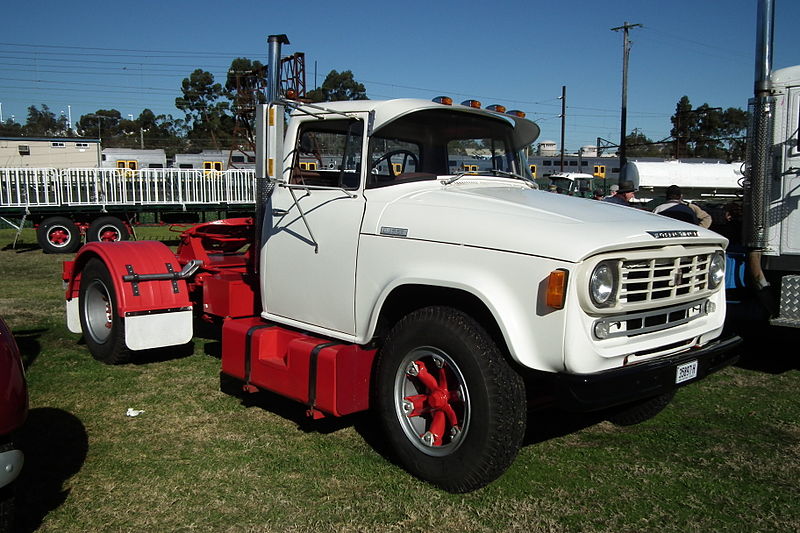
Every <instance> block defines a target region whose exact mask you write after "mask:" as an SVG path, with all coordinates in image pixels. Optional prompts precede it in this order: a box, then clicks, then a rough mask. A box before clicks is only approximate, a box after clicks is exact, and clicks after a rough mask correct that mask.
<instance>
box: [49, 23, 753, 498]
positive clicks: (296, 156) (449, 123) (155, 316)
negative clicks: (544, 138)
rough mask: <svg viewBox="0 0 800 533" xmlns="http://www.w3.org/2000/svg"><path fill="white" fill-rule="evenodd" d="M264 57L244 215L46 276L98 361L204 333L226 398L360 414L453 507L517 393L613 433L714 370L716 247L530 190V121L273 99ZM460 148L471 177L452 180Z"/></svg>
mask: <svg viewBox="0 0 800 533" xmlns="http://www.w3.org/2000/svg"><path fill="white" fill-rule="evenodd" d="M269 42H270V61H269V65H270V67H269V78H268V79H269V80H270V94H269V95H268V101H269V102H271V103H270V104H268V105H262V106H260V107H259V108H258V114H257V132H258V136H257V138H258V145H257V168H256V174H257V176H258V180H257V201H256V214H255V216H254V217H252V218H242V219H231V220H221V221H217V222H211V223H207V224H202V225H198V226H196V227H194V228H191V229H189V230H187V231H186V232H184V233H183V234H182V236H181V243H180V245H179V247H178V250H177V253H173V252H172V251H171V250H170V249H169V248H167V247H166V246H165V245H163V244H162V243H158V242H146V241H140V242H115V243H100V242H93V243H89V244H88V245H86V246H85V247H83V248H82V249H81V250H80V252H79V253H78V254H77V255H76V257H75V260H74V261H68V262H65V264H64V281H65V282H66V300H67V302H66V304H67V322H68V326H69V329H70V330H71V331H73V332H76V333H77V332H82V333H83V337H84V339H85V342H86V345H87V347H88V348H89V350H90V352H91V353H92V355H93V356H94V357H95V358H97V359H99V360H101V361H104V362H106V363H124V362H127V361H130V360H131V359H132V358H133V357H135V356H136V354H137V352H138V351H140V350H147V349H151V348H158V347H162V346H170V345H180V344H183V343H186V342H188V341H190V340H191V339H192V336H193V322H194V320H196V319H204V320H206V321H208V322H212V323H216V324H218V325H219V327H220V330H221V337H222V369H221V380H222V382H223V383H224V384H226V386H227V385H229V384H230V382H231V381H233V382H234V383H238V384H239V385H240V390H245V391H256V390H260V389H266V390H270V391H273V392H276V393H278V394H281V395H284V396H287V397H289V398H292V399H294V400H297V401H298V402H302V403H304V404H306V405H307V406H308V414H309V415H310V416H312V417H322V416H343V415H347V414H350V413H356V412H360V411H365V410H371V411H372V412H373V413H374V415H375V417H376V420H377V421H379V422H380V424H381V425H382V426H383V429H384V432H385V435H386V439H387V441H388V442H389V443H390V445H391V448H392V449H393V450H394V453H395V454H396V456H397V459H398V460H399V462H400V463H401V464H402V465H403V466H404V467H405V468H406V469H408V471H409V472H411V473H412V474H414V475H416V476H418V477H420V478H422V479H425V480H428V481H429V482H431V483H433V484H435V485H437V486H439V487H442V488H444V489H446V490H449V491H454V492H463V491H470V490H474V489H476V488H479V487H481V486H483V485H485V484H486V483H489V482H490V481H492V480H493V479H495V478H496V477H497V476H499V475H500V474H502V473H503V472H504V471H505V469H506V468H507V467H508V466H509V465H510V464H511V462H512V461H513V460H514V457H515V456H516V454H517V452H518V450H519V448H520V445H521V443H522V439H523V436H524V434H525V427H526V422H527V419H528V418H527V405H528V400H529V398H530V397H535V398H537V399H540V398H555V399H557V400H558V402H559V404H560V405H562V406H564V407H566V408H569V409H575V410H582V411H587V410H600V409H611V410H610V411H608V416H609V418H610V419H611V420H613V421H615V422H617V423H620V424H632V423H636V422H639V421H642V420H645V419H647V418H649V417H652V416H654V415H655V414H656V413H658V412H659V411H660V410H661V409H663V408H664V406H666V405H667V404H668V402H669V401H670V399H671V398H672V396H673V394H674V393H675V390H676V389H677V388H678V387H680V386H683V385H685V384H688V383H692V382H694V381H697V380H698V379H701V378H703V377H705V376H706V375H708V374H710V373H712V372H715V371H717V370H719V369H720V368H723V367H724V366H725V365H727V364H729V363H731V362H732V361H734V360H735V358H736V354H735V351H734V350H732V348H734V347H735V346H736V345H737V344H738V342H739V340H740V339H738V338H737V337H732V338H726V339H722V338H721V337H720V335H721V331H722V327H723V322H724V318H725V301H724V293H723V291H722V290H721V289H722V287H723V281H724V278H725V253H724V248H725V244H726V240H725V239H724V238H723V237H721V236H720V235H718V234H716V233H713V232H710V231H707V230H704V229H702V228H699V227H697V226H691V225H687V224H684V223H682V222H678V221H676V220H673V219H670V218H666V217H661V216H658V215H653V214H651V213H645V212H640V211H639V210H636V209H630V208H625V207H621V206H614V205H610V204H608V203H602V202H594V201H590V200H586V199H581V198H573V197H568V196H564V195H554V194H549V193H547V192H544V191H539V190H537V189H536V186H535V184H534V183H533V182H532V180H531V177H530V174H529V169H528V167H527V164H526V163H525V162H524V159H523V157H522V151H523V149H524V148H525V147H526V146H529V145H530V143H531V142H533V141H534V139H535V138H536V137H537V135H538V133H539V128H538V126H536V124H534V123H533V122H531V121H528V120H526V119H525V118H523V117H521V116H520V115H521V113H518V112H517V113H513V112H512V113H500V112H496V111H490V110H485V109H478V108H475V107H468V106H463V105H452V102H450V101H449V99H438V100H439V101H437V102H430V101H424V100H412V99H401V100H390V101H352V102H335V103H325V104H320V105H310V104H306V105H301V104H298V103H292V102H288V101H286V100H281V99H279V97H278V88H277V83H276V82H275V80H277V79H278V77H277V69H276V65H277V64H278V59H279V57H280V44H281V43H282V42H288V41H287V40H286V36H271V37H270V38H269ZM287 108H288V109H289V110H290V111H289V113H288V114H289V117H288V122H286V123H285V124H284V113H285V110H286V109H287ZM284 130H285V132H284ZM465 143H467V144H469V145H470V146H474V145H475V144H479V145H481V146H484V147H485V148H486V149H487V150H489V151H490V152H491V154H492V158H491V160H492V162H493V163H492V167H491V168H489V169H486V170H483V171H478V172H470V173H469V174H467V173H455V174H453V173H451V171H450V168H449V161H450V160H452V157H450V156H451V155H452V154H456V153H458V152H459V151H460V150H462V148H463V145H464V144H465ZM332 154H335V158H336V161H337V163H336V165H335V167H334V168H330V165H318V166H317V168H316V169H312V170H310V168H313V167H309V166H308V165H304V166H301V165H300V162H301V161H302V160H307V158H309V157H312V158H317V159H318V160H322V159H323V158H329V157H331V156H332Z"/></svg>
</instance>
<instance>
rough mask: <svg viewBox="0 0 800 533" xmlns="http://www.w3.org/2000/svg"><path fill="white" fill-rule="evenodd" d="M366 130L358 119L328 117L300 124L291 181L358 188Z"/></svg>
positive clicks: (313, 184)
mask: <svg viewBox="0 0 800 533" xmlns="http://www.w3.org/2000/svg"><path fill="white" fill-rule="evenodd" d="M363 131H364V125H363V122H362V121H359V120H330V121H329V120H326V121H324V122H308V123H306V124H304V125H303V126H301V130H300V134H299V136H298V141H297V143H298V144H297V148H296V150H295V154H294V163H293V165H292V176H291V178H290V182H291V183H295V184H300V185H307V186H317V187H343V188H345V189H357V188H358V186H359V184H360V181H361V179H360V178H361V176H360V174H361V142H362V138H363Z"/></svg>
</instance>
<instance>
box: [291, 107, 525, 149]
mask: <svg viewBox="0 0 800 533" xmlns="http://www.w3.org/2000/svg"><path fill="white" fill-rule="evenodd" d="M434 109H446V110H450V111H454V112H459V113H470V114H473V115H480V116H485V117H488V118H491V119H493V120H500V121H503V122H505V123H507V124H509V125H510V126H511V127H512V128H513V131H514V133H513V137H514V141H515V143H514V144H515V145H516V146H517V147H521V146H526V145H529V144H531V143H533V142H534V141H535V140H536V139H537V138H538V137H539V126H537V125H536V123H534V122H532V121H530V120H528V119H524V118H519V117H516V116H514V115H508V114H505V113H498V112H496V111H488V110H486V109H477V108H473V107H467V106H463V105H458V104H455V105H445V104H439V103H437V102H433V101H431V100H423V99H418V98H398V99H395V100H347V101H340V102H322V103H319V104H310V105H305V106H300V108H299V109H298V110H295V111H293V112H292V115H293V116H298V115H301V114H312V115H320V114H322V115H328V114H340V113H341V114H348V113H372V114H373V117H374V119H373V122H372V130H373V131H377V130H379V129H381V128H383V127H384V126H386V125H388V124H390V123H391V122H393V121H395V120H397V119H398V118H400V117H404V116H407V115H409V114H411V113H416V112H420V111H428V110H434Z"/></svg>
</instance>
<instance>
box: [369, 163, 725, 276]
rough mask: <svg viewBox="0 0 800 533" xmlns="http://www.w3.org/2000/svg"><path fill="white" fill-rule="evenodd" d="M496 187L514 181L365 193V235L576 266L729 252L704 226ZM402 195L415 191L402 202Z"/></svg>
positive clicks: (463, 182)
mask: <svg viewBox="0 0 800 533" xmlns="http://www.w3.org/2000/svg"><path fill="white" fill-rule="evenodd" d="M498 181H508V180H493V181H492V180H482V179H478V178H476V179H471V178H466V177H465V178H462V179H461V180H459V181H457V182H455V183H452V184H450V185H443V184H442V183H441V182H435V183H431V182H427V183H426V184H425V185H424V186H420V185H416V186H414V185H413V184H409V185H396V186H393V187H387V188H385V189H373V190H370V191H367V213H366V217H365V220H364V226H363V227H364V233H367V234H375V235H387V236H395V237H404V238H408V239H419V240H425V241H434V242H442V243H448V244H455V245H461V246H475V247H480V248H487V249H495V250H503V251H507V252H514V253H523V254H529V255H536V256H541V257H548V258H552V259H559V260H565V261H570V262H578V261H581V260H583V259H584V258H586V257H588V256H590V255H594V254H597V253H601V252H604V251H608V250H615V249H620V248H625V249H630V248H643V247H650V246H663V245H667V244H689V245H691V244H701V243H704V244H708V243H717V244H720V245H722V246H725V245H726V244H727V240H726V239H725V238H724V237H722V236H721V235H719V234H717V233H715V232H712V231H709V230H706V229H703V228H701V227H700V226H695V225H692V224H687V223H685V222H680V221H678V220H674V219H671V218H668V217H665V216H661V215H655V214H652V213H650V212H647V211H642V210H639V209H636V208H633V207H626V206H621V205H616V204H611V203H608V202H598V201H596V200H589V199H585V198H575V197H570V196H566V195H561V194H555V193H550V192H544V191H539V190H533V189H530V188H528V187H525V186H520V185H518V184H513V185H504V184H498V183H497V182H498ZM401 188H408V189H410V190H408V191H407V192H405V193H404V194H401V195H400V196H397V193H398V192H400V189H401ZM389 190H391V199H390V198H388V197H387V195H388V194H389Z"/></svg>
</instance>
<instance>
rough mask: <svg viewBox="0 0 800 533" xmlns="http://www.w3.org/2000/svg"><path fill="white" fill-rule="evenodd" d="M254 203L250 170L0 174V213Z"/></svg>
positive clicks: (25, 170)
mask: <svg viewBox="0 0 800 533" xmlns="http://www.w3.org/2000/svg"><path fill="white" fill-rule="evenodd" d="M253 203H255V172H254V171H253V170H238V169H232V170H226V171H222V172H219V171H205V170H187V169H171V168H156V169H144V170H126V169H116V168H70V169H55V168H0V208H4V207H6V208H26V209H27V208H30V207H47V206H61V205H63V206H96V207H99V208H104V207H106V206H157V205H174V206H180V207H182V208H184V209H185V208H186V207H187V206H200V205H231V204H233V205H246V204H253Z"/></svg>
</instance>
